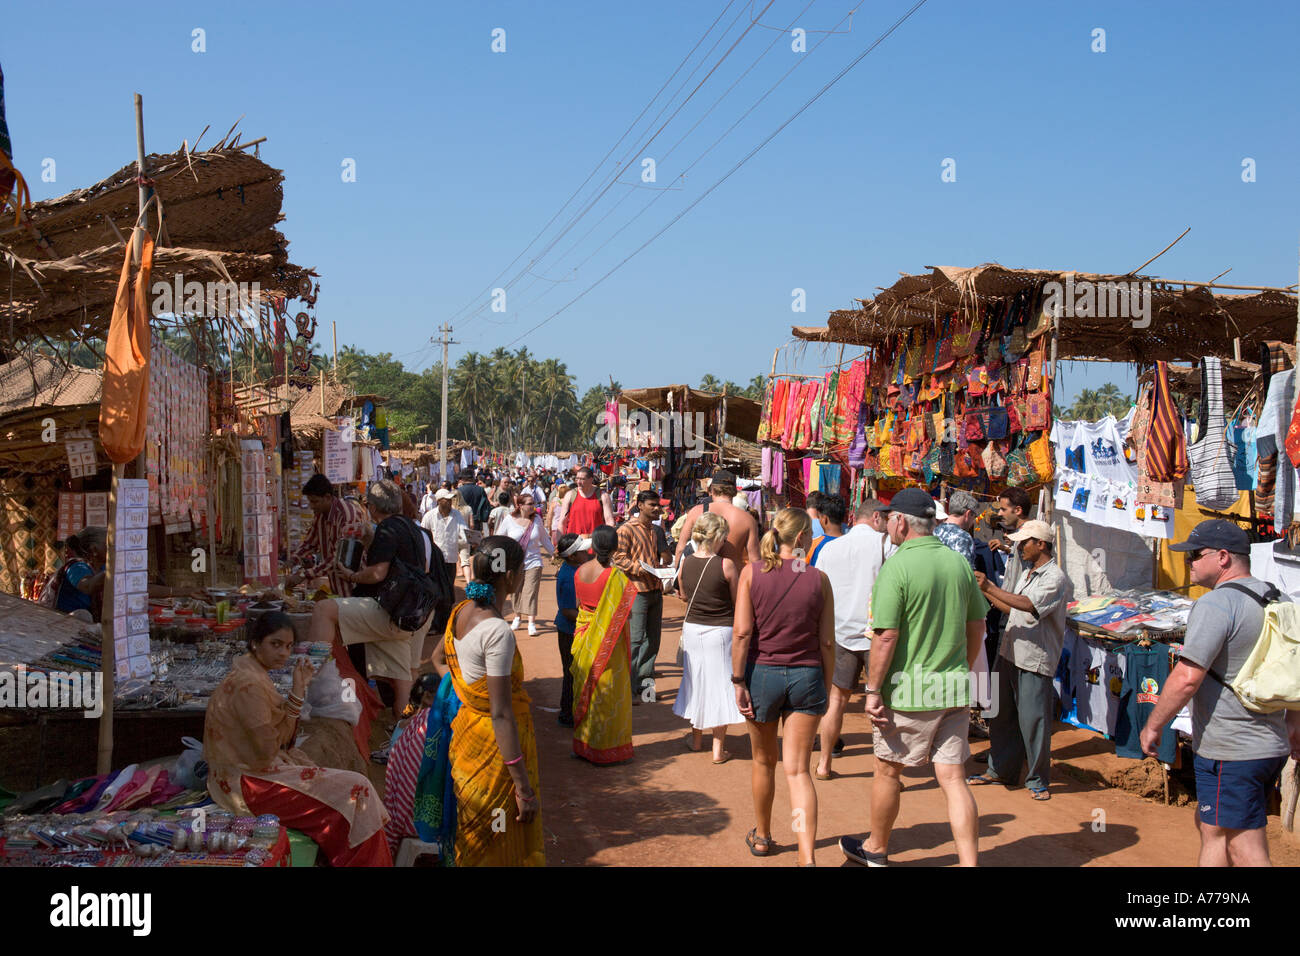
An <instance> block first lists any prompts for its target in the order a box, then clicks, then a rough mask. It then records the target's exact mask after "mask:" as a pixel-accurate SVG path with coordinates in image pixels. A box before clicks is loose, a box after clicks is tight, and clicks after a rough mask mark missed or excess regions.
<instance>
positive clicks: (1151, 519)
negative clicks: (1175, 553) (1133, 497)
mask: <svg viewBox="0 0 1300 956" xmlns="http://www.w3.org/2000/svg"><path fill="white" fill-rule="evenodd" d="M1131 527H1132V530H1133V532H1134V533H1135V534H1142V535H1146V536H1147V537H1148V538H1163V539H1165V540H1168V539H1169V538H1172V537H1173V535H1174V509H1173V508H1166V507H1163V506H1161V505H1151V504H1135V505H1134V506H1133V524H1132V526H1131Z"/></svg>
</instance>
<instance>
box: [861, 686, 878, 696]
mask: <svg viewBox="0 0 1300 956" xmlns="http://www.w3.org/2000/svg"><path fill="white" fill-rule="evenodd" d="M864 692H865V693H868V694H875V695H876V696H877V697H879V696H880V691H879V690H877V689H875V688H873V687H867V688H864Z"/></svg>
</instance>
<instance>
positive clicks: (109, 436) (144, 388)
mask: <svg viewBox="0 0 1300 956" xmlns="http://www.w3.org/2000/svg"><path fill="white" fill-rule="evenodd" d="M137 236H142V237H143V243H142V245H141V247H140V267H139V269H138V270H137V271H136V276H135V288H134V289H132V287H131V248H132V246H133V245H134V240H135V238H136V237H137ZM152 269H153V238H152V237H151V236H150V235H149V233H148V232H147V231H146V230H144V229H141V228H139V227H137V228H136V229H135V230H134V231H133V233H132V239H131V240H130V241H128V242H127V244H126V258H125V259H124V260H123V262H122V273H121V275H120V276H119V277H118V280H117V297H116V298H115V299H114V302H113V318H112V320H111V322H110V323H109V327H108V338H107V341H106V342H105V346H104V381H103V386H102V389H101V392H100V395H101V398H100V406H99V440H100V443H101V444H103V446H104V450H105V451H106V452H108V457H109V458H111V459H112V460H113V461H114V462H115V463H116V464H119V465H122V464H125V463H126V462H128V461H131V460H132V459H134V458H135V457H136V456H137V455H139V454H140V450H141V449H143V448H144V443H145V426H146V424H147V422H148V418H149V350H150V336H149V304H148V301H147V298H146V296H147V292H148V289H149V274H150V272H151V271H152Z"/></svg>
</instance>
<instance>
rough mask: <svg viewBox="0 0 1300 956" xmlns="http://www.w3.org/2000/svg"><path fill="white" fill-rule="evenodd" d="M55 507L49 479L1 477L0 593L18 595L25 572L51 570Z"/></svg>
mask: <svg viewBox="0 0 1300 956" xmlns="http://www.w3.org/2000/svg"><path fill="white" fill-rule="evenodd" d="M58 508H59V502H58V494H57V492H56V490H55V482H54V478H53V477H52V476H47V475H21V476H17V477H13V478H0V591H7V592H9V593H10V594H18V593H19V590H20V588H21V586H22V577H23V574H24V573H26V572H32V571H34V572H36V573H38V574H44V573H45V572H46V571H47V570H48V569H51V568H53V567H54V562H55V561H56V560H57V559H58V557H59V554H58V550H57V549H56V548H55V546H54V542H55V541H56V540H57V535H58Z"/></svg>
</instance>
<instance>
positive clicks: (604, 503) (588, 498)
mask: <svg viewBox="0 0 1300 956" xmlns="http://www.w3.org/2000/svg"><path fill="white" fill-rule="evenodd" d="M576 480H577V483H578V486H577V487H576V488H574V489H573V490H572V491H570V492H569V493H568V494H567V495H565V496H564V501H563V502H562V503H561V504H560V533H561V534H568V533H570V532H572V533H573V534H580V535H584V536H586V535H590V534H591V533H592V532H593V531H595V530H596V528H598V527H599V526H600V525H602V524H607V525H609V526H610V527H611V528H612V527H614V506H613V504H611V502H610V500H609V494H608V493H607V492H604V491H598V490H597V489H596V477H595V475H594V474H593V472H592V470H591V469H590V468H588V467H586V466H585V465H584V466H583V467H581V468H579V469H578V473H577V479H576ZM579 498H581V499H582V500H581V501H578V499H579ZM597 501H599V503H600V505H599V511H598V510H597V506H596V502H597Z"/></svg>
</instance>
